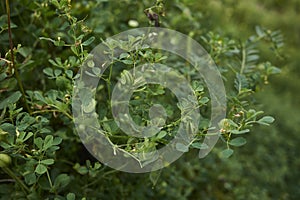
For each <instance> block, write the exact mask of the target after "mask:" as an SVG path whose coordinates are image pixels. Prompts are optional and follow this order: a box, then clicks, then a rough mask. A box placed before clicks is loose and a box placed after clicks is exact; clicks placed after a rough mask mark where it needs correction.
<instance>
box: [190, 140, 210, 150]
mask: <svg viewBox="0 0 300 200" xmlns="http://www.w3.org/2000/svg"><path fill="white" fill-rule="evenodd" d="M191 146H192V147H194V148H196V149H207V148H208V145H207V144H205V143H200V142H195V143H193V144H192V145H191Z"/></svg>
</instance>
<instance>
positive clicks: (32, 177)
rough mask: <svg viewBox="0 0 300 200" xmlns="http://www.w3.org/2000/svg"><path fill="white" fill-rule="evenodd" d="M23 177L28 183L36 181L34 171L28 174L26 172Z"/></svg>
mask: <svg viewBox="0 0 300 200" xmlns="http://www.w3.org/2000/svg"><path fill="white" fill-rule="evenodd" d="M24 178H25V183H26V184H28V185H32V184H35V183H36V176H35V173H30V174H26V175H25V176H24Z"/></svg>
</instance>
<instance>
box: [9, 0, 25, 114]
mask: <svg viewBox="0 0 300 200" xmlns="http://www.w3.org/2000/svg"><path fill="white" fill-rule="evenodd" d="M6 12H7V26H8V37H9V46H10V54H11V65H9V66H10V68H9V73H10V74H12V70H13V69H14V72H15V76H16V79H17V82H18V85H19V88H20V91H21V93H22V98H23V101H24V103H25V107H26V109H27V111H28V112H29V113H30V114H31V110H30V108H29V106H28V104H27V101H26V95H25V91H24V87H23V84H22V81H21V79H20V76H19V72H18V70H17V67H16V65H15V59H14V51H13V50H14V47H13V42H12V33H11V27H10V7H9V0H6Z"/></svg>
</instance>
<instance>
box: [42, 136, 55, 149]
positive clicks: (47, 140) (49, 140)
mask: <svg viewBox="0 0 300 200" xmlns="http://www.w3.org/2000/svg"><path fill="white" fill-rule="evenodd" d="M52 143H53V136H52V135H47V136H46V138H45V140H44V145H43V150H47V149H48V148H49V147H51V146H52Z"/></svg>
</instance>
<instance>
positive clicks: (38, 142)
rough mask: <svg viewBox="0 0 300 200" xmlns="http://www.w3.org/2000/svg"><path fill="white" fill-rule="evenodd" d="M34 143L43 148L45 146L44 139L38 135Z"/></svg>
mask: <svg viewBox="0 0 300 200" xmlns="http://www.w3.org/2000/svg"><path fill="white" fill-rule="evenodd" d="M34 144H35V145H36V146H37V147H38V148H39V149H42V147H43V139H42V138H40V137H38V138H35V139H34Z"/></svg>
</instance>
